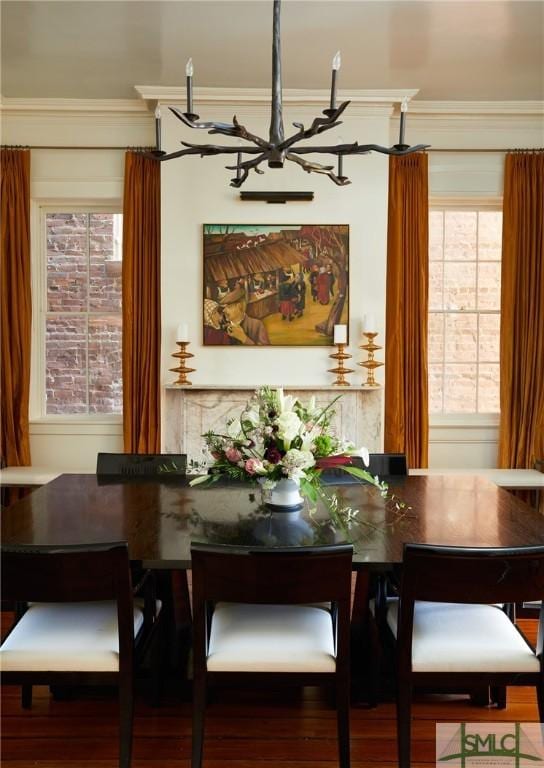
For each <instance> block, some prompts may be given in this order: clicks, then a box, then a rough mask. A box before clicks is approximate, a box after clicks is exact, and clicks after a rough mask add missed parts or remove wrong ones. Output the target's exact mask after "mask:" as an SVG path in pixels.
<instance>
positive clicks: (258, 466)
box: [245, 459, 263, 475]
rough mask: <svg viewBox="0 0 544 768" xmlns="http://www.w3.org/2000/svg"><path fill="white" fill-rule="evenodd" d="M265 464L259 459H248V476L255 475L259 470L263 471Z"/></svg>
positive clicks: (246, 467) (246, 468)
mask: <svg viewBox="0 0 544 768" xmlns="http://www.w3.org/2000/svg"><path fill="white" fill-rule="evenodd" d="M262 468H263V463H262V461H260V460H259V459H248V460H247V461H246V466H245V470H246V472H247V473H248V475H255V474H256V473H257V472H259V470H262Z"/></svg>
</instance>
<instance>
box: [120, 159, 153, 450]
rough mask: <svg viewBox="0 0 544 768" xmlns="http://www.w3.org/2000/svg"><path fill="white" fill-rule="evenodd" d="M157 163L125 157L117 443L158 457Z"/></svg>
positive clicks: (127, 448)
mask: <svg viewBox="0 0 544 768" xmlns="http://www.w3.org/2000/svg"><path fill="white" fill-rule="evenodd" d="M160 178H161V177H160V163H158V162H156V161H154V160H152V159H150V158H147V157H145V156H144V155H143V154H140V153H138V152H127V153H126V156H125V187H124V202H123V437H124V447H125V451H126V452H128V453H159V452H160V396H161V395H160V342H161V299H160V290H161V284H160V253H161V248H160V225H161V210H160V190H161V185H160Z"/></svg>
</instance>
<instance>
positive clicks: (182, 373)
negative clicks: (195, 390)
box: [170, 341, 196, 385]
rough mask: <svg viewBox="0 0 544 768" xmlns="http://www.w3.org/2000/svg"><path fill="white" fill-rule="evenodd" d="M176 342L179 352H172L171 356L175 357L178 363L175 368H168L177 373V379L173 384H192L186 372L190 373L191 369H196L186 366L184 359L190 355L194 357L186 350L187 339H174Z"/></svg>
mask: <svg viewBox="0 0 544 768" xmlns="http://www.w3.org/2000/svg"><path fill="white" fill-rule="evenodd" d="M176 344H177V345H178V347H179V352H174V353H173V355H172V357H177V358H179V360H180V364H179V365H178V367H177V368H170V370H171V371H173V372H174V373H177V374H179V376H178V380H177V381H176V382H174V383H175V384H186V385H187V384H192V382H191V381H189V380H188V379H187V374H188V373H192V372H193V371H196V368H187V367H186V365H185V361H186V360H188V359H189V358H190V357H194V355H192V354H191V353H190V352H187V347H188V346H189V342H188V341H176Z"/></svg>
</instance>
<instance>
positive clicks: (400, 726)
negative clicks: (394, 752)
mask: <svg viewBox="0 0 544 768" xmlns="http://www.w3.org/2000/svg"><path fill="white" fill-rule="evenodd" d="M411 718H412V686H411V685H410V683H409V682H407V681H405V680H400V679H399V681H398V690H397V743H398V753H399V768H410V760H411V741H412V739H411V727H412V722H411Z"/></svg>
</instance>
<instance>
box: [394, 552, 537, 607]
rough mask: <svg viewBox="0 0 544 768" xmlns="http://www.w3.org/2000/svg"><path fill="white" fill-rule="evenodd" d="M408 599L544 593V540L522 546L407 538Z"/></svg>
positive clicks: (518, 597) (498, 599)
mask: <svg viewBox="0 0 544 768" xmlns="http://www.w3.org/2000/svg"><path fill="white" fill-rule="evenodd" d="M402 595H403V598H404V599H405V600H412V599H413V600H427V601H432V602H458V603H517V602H523V601H524V600H527V601H528V600H541V599H543V598H544V546H540V547H522V548H510V547H509V548H501V549H484V548H474V549H473V548H464V547H432V546H426V545H417V544H407V545H406V546H405V549H404V558H403V576H402Z"/></svg>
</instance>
